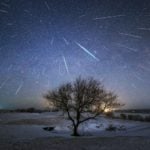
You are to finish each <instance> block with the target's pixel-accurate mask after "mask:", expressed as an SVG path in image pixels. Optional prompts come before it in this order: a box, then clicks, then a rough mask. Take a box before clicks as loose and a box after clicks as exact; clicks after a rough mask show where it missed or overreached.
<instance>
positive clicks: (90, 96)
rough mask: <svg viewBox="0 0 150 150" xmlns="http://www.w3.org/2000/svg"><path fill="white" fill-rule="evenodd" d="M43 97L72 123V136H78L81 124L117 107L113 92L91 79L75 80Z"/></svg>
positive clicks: (117, 103) (118, 104)
mask: <svg viewBox="0 0 150 150" xmlns="http://www.w3.org/2000/svg"><path fill="white" fill-rule="evenodd" d="M44 97H45V98H46V99H47V100H48V101H49V102H50V103H51V104H52V105H53V106H54V107H55V108H58V109H60V110H62V111H63V112H65V113H67V115H68V119H69V120H70V121H71V122H72V126H73V135H74V136H78V135H79V133H78V127H79V125H80V124H81V123H83V122H85V121H88V120H90V119H94V118H96V117H97V116H98V115H100V114H101V113H103V112H104V111H105V109H110V108H111V107H113V108H114V107H119V106H120V103H119V102H118V100H117V96H116V95H115V94H114V93H113V92H107V91H106V90H105V89H104V87H103V85H102V84H101V82H99V81H97V80H95V79H93V78H88V79H82V78H81V77H79V78H77V79H76V80H75V81H74V82H72V83H71V82H70V83H66V84H63V85H61V86H60V87H58V88H56V89H54V90H52V91H49V92H48V93H47V94H46V95H44Z"/></svg>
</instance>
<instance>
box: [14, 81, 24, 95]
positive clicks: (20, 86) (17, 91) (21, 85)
mask: <svg viewBox="0 0 150 150" xmlns="http://www.w3.org/2000/svg"><path fill="white" fill-rule="evenodd" d="M22 87H23V82H22V83H21V84H20V85H19V87H18V88H17V90H16V93H15V95H18V93H19V91H20V90H21V88H22Z"/></svg>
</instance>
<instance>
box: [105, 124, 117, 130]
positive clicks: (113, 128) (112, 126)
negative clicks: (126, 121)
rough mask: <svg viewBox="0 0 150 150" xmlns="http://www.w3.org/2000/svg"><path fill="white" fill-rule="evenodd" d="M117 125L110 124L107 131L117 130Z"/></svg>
mask: <svg viewBox="0 0 150 150" xmlns="http://www.w3.org/2000/svg"><path fill="white" fill-rule="evenodd" d="M116 130H117V127H115V126H114V125H113V124H109V126H108V127H107V128H106V131H116Z"/></svg>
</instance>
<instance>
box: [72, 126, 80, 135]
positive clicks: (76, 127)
mask: <svg viewBox="0 0 150 150" xmlns="http://www.w3.org/2000/svg"><path fill="white" fill-rule="evenodd" d="M73 127H74V128H73V136H79V133H78V125H74V126H73Z"/></svg>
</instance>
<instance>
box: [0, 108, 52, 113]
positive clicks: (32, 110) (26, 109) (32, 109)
mask: <svg viewBox="0 0 150 150" xmlns="http://www.w3.org/2000/svg"><path fill="white" fill-rule="evenodd" d="M49 111H50V110H49V109H36V108H33V107H31V108H19V109H12V110H8V109H2V110H0V113H8V112H22V113H24V112H27V113H42V112H49Z"/></svg>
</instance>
